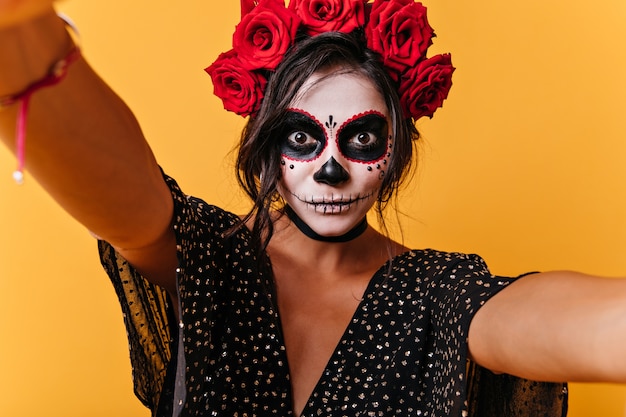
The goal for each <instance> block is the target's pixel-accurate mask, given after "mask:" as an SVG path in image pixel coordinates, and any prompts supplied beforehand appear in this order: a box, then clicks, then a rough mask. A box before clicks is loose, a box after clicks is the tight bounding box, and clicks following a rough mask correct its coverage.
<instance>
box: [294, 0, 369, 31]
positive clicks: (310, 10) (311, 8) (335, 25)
mask: <svg viewBox="0 0 626 417" xmlns="http://www.w3.org/2000/svg"><path fill="white" fill-rule="evenodd" d="M365 3H367V0H291V2H290V3H289V8H290V9H292V10H294V11H295V12H296V14H297V15H298V16H299V17H300V19H302V23H303V24H304V26H305V28H306V33H307V34H308V35H310V36H315V35H318V34H320V33H324V32H343V33H350V32H352V31H353V30H354V29H356V28H358V27H361V26H363V25H364V24H365Z"/></svg>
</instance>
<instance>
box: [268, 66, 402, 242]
mask: <svg viewBox="0 0 626 417" xmlns="http://www.w3.org/2000/svg"><path fill="white" fill-rule="evenodd" d="M320 120H324V121H325V122H323V123H322V122H321V121H320ZM389 125H390V123H389V116H388V110H387V106H386V104H385V101H384V99H383V97H382V96H381V94H380V93H379V92H378V90H377V89H376V88H375V87H374V85H373V83H372V82H371V81H369V80H368V79H367V78H366V77H365V76H363V75H361V74H359V73H356V72H338V73H333V72H330V71H329V72H326V73H321V74H314V75H313V76H312V77H311V78H310V79H309V80H307V82H306V83H305V85H304V86H303V87H302V88H301V90H300V93H299V94H298V95H297V98H296V99H295V100H294V102H293V103H292V106H291V108H290V109H289V110H288V111H287V112H286V114H285V118H284V120H283V122H282V123H281V126H279V127H278V129H276V132H277V138H276V139H277V141H278V142H279V146H280V151H281V154H282V163H281V169H282V177H281V180H280V183H279V187H278V189H279V192H280V193H281V196H282V197H283V199H284V200H285V202H286V203H287V204H288V205H289V206H290V207H291V208H292V209H293V211H294V212H295V213H296V214H297V215H298V216H299V217H300V218H301V219H302V220H303V221H304V222H305V223H306V224H307V225H308V226H309V227H310V228H311V229H313V230H314V231H315V232H316V233H318V234H320V235H323V236H339V235H342V234H344V233H346V232H347V231H349V230H350V229H351V228H352V227H354V226H355V225H357V224H358V223H359V222H360V221H362V219H363V217H364V216H365V214H366V213H367V212H368V211H369V209H370V208H371V207H372V206H373V204H374V203H375V201H376V197H377V196H378V192H379V191H380V187H381V183H382V178H383V177H384V171H385V168H386V165H387V163H388V161H389V157H390V156H391V135H390V129H389Z"/></svg>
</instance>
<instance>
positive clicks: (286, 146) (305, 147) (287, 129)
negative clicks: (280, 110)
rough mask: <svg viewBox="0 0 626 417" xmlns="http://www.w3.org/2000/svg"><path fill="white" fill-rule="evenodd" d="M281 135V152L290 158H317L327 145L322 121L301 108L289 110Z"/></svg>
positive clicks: (280, 131) (302, 159)
mask: <svg viewBox="0 0 626 417" xmlns="http://www.w3.org/2000/svg"><path fill="white" fill-rule="evenodd" d="M279 135H280V137H281V141H280V152H281V153H282V154H283V155H284V156H285V157H287V158H290V159H297V160H301V161H309V160H312V159H315V158H316V157H317V156H319V154H321V153H322V151H323V150H324V147H325V146H326V135H325V134H324V129H323V127H322V125H321V123H319V122H318V121H316V120H315V119H314V118H313V117H312V116H310V115H308V114H305V113H303V112H301V111H299V110H289V111H288V112H287V114H286V115H285V119H284V121H283V123H282V125H281V127H280V129H279Z"/></svg>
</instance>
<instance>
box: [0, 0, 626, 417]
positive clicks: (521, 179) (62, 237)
mask: <svg viewBox="0 0 626 417" xmlns="http://www.w3.org/2000/svg"><path fill="white" fill-rule="evenodd" d="M225 3H226V2H223V1H222V2H217V1H210V0H204V1H199V0H188V1H184V2H173V1H170V2H166V1H162V0H151V1H148V0H134V1H123V0H109V1H107V2H104V1H99V2H86V1H83V2H79V1H77V0H68V1H66V2H64V3H62V4H61V5H60V8H61V9H62V10H64V11H66V12H67V13H68V14H69V15H71V16H72V17H73V19H74V20H75V21H76V23H77V24H78V26H79V27H80V29H81V32H82V44H83V49H84V53H85V55H86V56H87V58H88V59H89V60H90V61H91V63H92V64H93V65H94V66H95V67H96V68H97V69H98V70H99V72H100V73H101V75H102V76H103V78H105V80H107V81H108V82H109V83H110V84H111V85H112V86H114V88H115V89H116V90H117V91H118V92H119V93H120V94H121V96H122V97H124V98H125V99H126V100H127V102H128V103H129V105H130V106H131V107H132V108H133V109H134V110H135V112H136V114H137V116H138V118H139V120H140V121H141V122H142V125H143V128H144V130H145V132H146V135H147V137H148V138H149V139H150V142H151V143H152V145H153V148H154V150H155V153H156V155H157V157H158V159H159V161H160V163H161V164H162V166H163V167H164V168H165V169H166V170H167V172H169V173H170V174H172V175H174V176H175V177H176V178H177V179H178V180H179V182H180V184H181V185H182V186H183V188H184V189H185V191H186V192H188V193H193V194H196V195H200V196H202V197H204V198H205V199H206V200H208V201H210V202H212V203H215V204H218V205H221V206H223V207H226V208H228V209H231V210H233V211H241V210H242V209H243V208H244V207H245V206H246V202H245V200H244V199H243V198H242V197H241V196H240V195H239V194H237V193H236V192H233V190H234V189H235V187H236V185H235V182H234V180H233V175H232V156H231V155H230V154H229V151H230V149H231V148H232V146H233V145H234V143H235V141H236V139H237V137H238V133H239V131H240V129H241V127H242V125H243V121H242V120H241V119H240V118H239V117H237V116H235V115H232V114H229V113H227V112H225V111H224V110H222V108H221V103H220V102H219V100H218V99H216V98H215V97H214V96H213V95H212V94H211V92H212V85H211V83H210V79H209V78H208V76H206V75H205V74H204V72H203V71H202V69H203V68H204V67H205V66H207V65H209V64H210V63H211V62H212V61H213V59H215V57H216V56H217V55H218V54H219V53H220V52H222V51H225V50H227V49H229V48H230V38H231V34H232V31H233V28H234V26H235V24H236V23H237V22H238V20H239V5H238V4H239V2H237V1H234V0H232V1H229V2H228V3H227V4H225ZM427 5H428V6H429V16H430V21H431V24H432V25H433V27H434V28H435V29H436V31H437V33H438V35H439V37H438V38H437V39H436V42H435V45H434V46H433V48H432V51H433V53H434V52H447V51H451V52H452V54H453V60H454V63H455V65H456V66H457V67H458V70H457V72H456V73H455V78H454V83H455V86H454V88H453V90H452V92H451V95H450V98H449V99H448V101H447V103H446V105H445V108H444V109H443V110H440V111H439V112H438V114H437V115H436V117H435V118H434V119H432V120H426V121H420V122H419V125H418V127H419V128H420V130H421V132H422V134H423V138H424V139H423V142H422V146H421V156H420V169H419V170H418V172H417V175H416V176H415V178H414V180H413V181H412V182H411V183H410V185H408V186H407V187H406V189H405V190H404V191H403V197H402V198H401V200H400V209H401V210H402V213H404V214H402V215H401V216H400V218H401V223H402V227H403V231H404V240H405V243H406V244H407V245H409V246H415V247H436V248H438V249H443V250H457V251H465V252H476V253H479V254H481V255H482V256H483V257H484V258H486V260H487V262H488V263H489V265H490V266H491V269H492V270H493V271H494V272H495V273H498V274H518V273H521V272H525V271H529V270H549V269H557V268H568V269H576V270H581V271H585V272H590V273H595V274H601V275H624V274H625V273H626V263H625V262H624V258H625V257H624V251H625V249H626V222H625V221H624V213H626V197H625V196H624V192H623V191H622V190H623V184H624V183H625V182H626V163H625V162H626V143H625V139H626V123H625V122H624V109H625V108H626V76H625V75H624V74H626V46H625V45H624V39H626V25H625V24H624V23H625V22H626V2H624V1H623V0H598V1H597V2H595V3H593V6H591V4H590V3H589V2H588V1H582V0H570V1H567V2H565V1H550V2H545V1H540V0H529V1H526V2H524V3H519V2H511V3H509V2H496V1H487V0H476V1H473V2H464V1H458V0H436V1H435V0H433V1H429V2H428V3H427ZM77 117H80V116H79V115H77ZM14 166H15V161H14V159H13V157H12V156H10V155H9V154H8V152H6V150H4V149H1V150H0V230H2V232H1V233H0V300H1V301H0V370H1V371H0V414H1V415H6V416H13V417H31V416H38V415H46V416H49V417H54V416H59V417H61V416H63V417H78V416H85V415H89V416H92V417H98V416H102V417H104V416H107V417H109V416H115V415H118V416H148V412H147V411H146V410H145V409H143V407H142V406H141V405H140V404H139V402H138V401H136V400H135V399H134V397H133V393H132V385H131V373H130V366H129V361H128V353H127V348H126V339H125V333H124V328H123V323H122V317H121V314H120V309H119V306H118V305H117V302H116V298H115V295H114V292H113V289H112V287H111V286H110V284H109V282H108V279H107V277H106V276H105V274H104V273H103V272H102V271H101V269H100V267H99V263H98V259H97V255H96V248H95V242H94V241H93V239H92V238H91V237H90V236H89V235H88V233H87V232H86V231H85V230H84V229H83V228H82V227H81V226H80V225H77V224H75V223H74V222H73V221H72V220H71V219H70V218H69V216H68V215H66V214H65V213H63V212H62V210H61V209H59V208H58V207H57V206H55V204H54V203H53V202H52V201H51V199H50V198H49V197H48V196H46V195H45V194H44V193H43V192H42V191H41V189H40V188H39V186H38V185H37V184H36V183H35V181H34V180H33V179H32V178H31V177H28V176H27V179H26V184H25V185H24V186H22V187H20V186H17V185H15V184H14V183H13V182H12V180H11V172H12V171H13V169H14ZM586 330H588V329H583V328H581V329H580V337H581V338H584V337H585V332H586ZM571 393H572V394H571V402H570V403H571V407H570V410H571V411H570V414H569V415H570V416H571V417H581V416H585V417H587V416H588V417H591V416H602V417H618V416H620V417H621V416H624V415H625V405H626V389H625V388H624V387H623V386H617V385H606V384H598V385H592V384H572V385H571Z"/></svg>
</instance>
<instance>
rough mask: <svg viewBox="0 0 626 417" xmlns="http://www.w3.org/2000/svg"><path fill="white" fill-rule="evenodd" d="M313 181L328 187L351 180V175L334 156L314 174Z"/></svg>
mask: <svg viewBox="0 0 626 417" xmlns="http://www.w3.org/2000/svg"><path fill="white" fill-rule="evenodd" d="M313 179H314V180H315V181H317V182H322V183H324V184H328V185H337V184H341V183H342V182H345V181H348V180H349V179H350V174H348V171H346V170H345V169H344V168H343V167H342V166H341V165H340V164H339V162H337V161H336V160H335V158H333V157H332V156H331V157H330V159H329V160H328V161H326V163H325V164H324V165H322V167H321V168H320V169H319V171H317V172H316V173H315V174H313Z"/></svg>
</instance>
